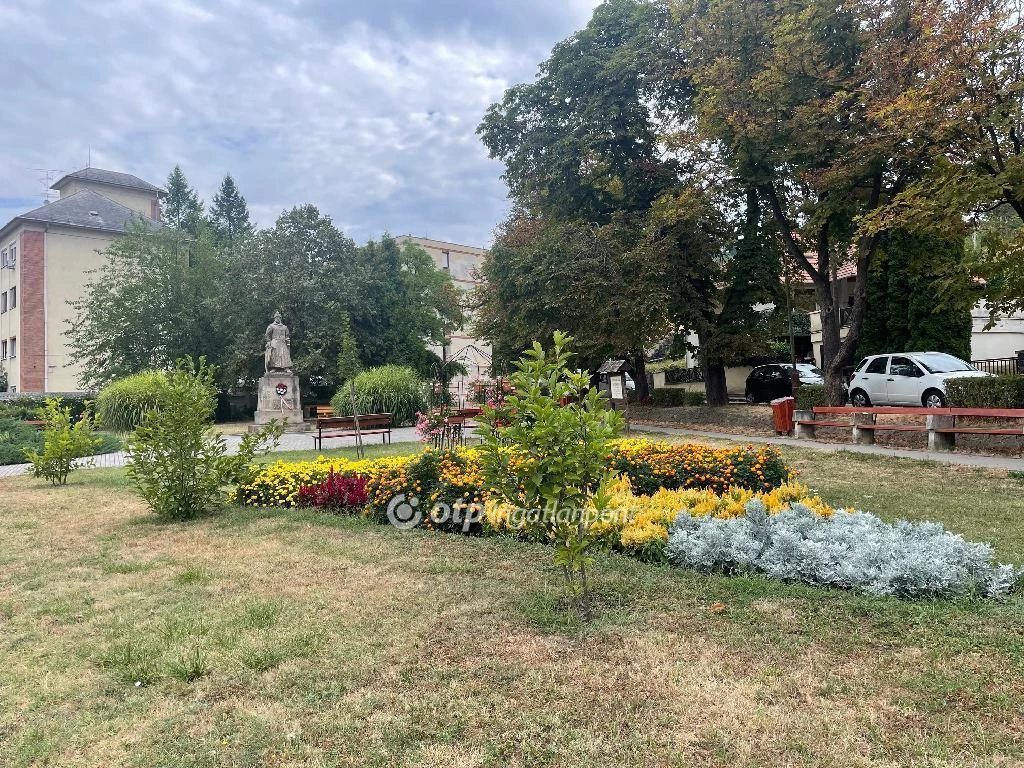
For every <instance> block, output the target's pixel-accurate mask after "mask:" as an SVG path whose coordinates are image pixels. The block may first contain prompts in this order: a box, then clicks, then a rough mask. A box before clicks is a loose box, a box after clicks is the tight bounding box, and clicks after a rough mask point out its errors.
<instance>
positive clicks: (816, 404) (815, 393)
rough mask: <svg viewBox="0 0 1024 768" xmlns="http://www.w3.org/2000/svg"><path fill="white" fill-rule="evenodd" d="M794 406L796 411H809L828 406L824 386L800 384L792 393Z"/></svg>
mask: <svg viewBox="0 0 1024 768" xmlns="http://www.w3.org/2000/svg"><path fill="white" fill-rule="evenodd" d="M793 398H794V399H795V400H796V403H794V406H795V407H796V409H797V410H798V411H809V410H811V409H812V408H820V407H823V406H826V405H828V393H827V392H826V390H825V385H824V384H801V385H800V386H799V387H797V388H796V391H795V392H794V393H793Z"/></svg>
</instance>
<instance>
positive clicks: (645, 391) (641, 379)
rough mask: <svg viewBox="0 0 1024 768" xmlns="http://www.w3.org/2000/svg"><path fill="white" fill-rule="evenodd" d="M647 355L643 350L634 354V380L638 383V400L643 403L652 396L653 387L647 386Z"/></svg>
mask: <svg viewBox="0 0 1024 768" xmlns="http://www.w3.org/2000/svg"><path fill="white" fill-rule="evenodd" d="M646 358H647V356H646V355H645V354H644V353H643V352H637V353H635V354H634V355H633V381H634V382H635V383H636V401H637V403H639V404H640V405H643V403H644V401H645V400H647V398H649V397H650V396H651V388H650V387H649V386H647V359H646Z"/></svg>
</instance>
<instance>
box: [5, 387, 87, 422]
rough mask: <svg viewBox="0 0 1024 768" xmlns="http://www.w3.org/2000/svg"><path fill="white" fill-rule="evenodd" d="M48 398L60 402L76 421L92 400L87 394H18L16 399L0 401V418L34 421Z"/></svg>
mask: <svg viewBox="0 0 1024 768" xmlns="http://www.w3.org/2000/svg"><path fill="white" fill-rule="evenodd" d="M50 398H56V399H57V400H58V401H60V405H61V407H62V408H63V407H67V408H70V409H71V418H72V419H76V420H77V419H78V418H80V417H81V415H82V414H83V413H85V410H86V409H87V408H88V407H89V401H90V400H91V399H92V398H91V396H89V395H87V394H70V393H69V394H47V393H40V394H19V395H18V396H16V397H12V398H5V399H3V400H0V418H5V419H18V420H19V421H35V420H36V419H38V418H39V409H40V408H42V407H43V406H44V405H45V404H46V401H47V400H48V399H50Z"/></svg>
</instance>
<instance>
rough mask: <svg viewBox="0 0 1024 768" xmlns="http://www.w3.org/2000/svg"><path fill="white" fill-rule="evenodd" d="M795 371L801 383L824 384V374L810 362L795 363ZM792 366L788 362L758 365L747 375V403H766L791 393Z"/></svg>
mask: <svg viewBox="0 0 1024 768" xmlns="http://www.w3.org/2000/svg"><path fill="white" fill-rule="evenodd" d="M796 372H797V375H798V376H799V377H800V383H801V384H824V383H825V374H823V373H822V372H821V371H820V370H819V369H817V368H815V367H814V366H813V365H811V364H810V363H797V364H796ZM792 374H793V366H792V365H791V364H790V363H774V364H772V365H759V366H758V367H757V368H755V369H754V370H752V371H751V372H750V375H749V376H747V384H746V388H745V389H746V393H745V394H746V398H747V402H748V403H767V402H768V401H769V400H774V399H775V398H777V397H789V396H790V395H792V394H793V379H792Z"/></svg>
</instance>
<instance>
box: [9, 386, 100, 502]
mask: <svg viewBox="0 0 1024 768" xmlns="http://www.w3.org/2000/svg"><path fill="white" fill-rule="evenodd" d="M41 416H42V417H43V421H44V422H45V423H46V427H45V428H44V429H43V452H42V453H39V452H38V451H35V450H32V449H29V450H26V451H25V456H26V457H27V458H28V460H29V461H30V462H32V474H34V475H35V476H36V477H41V478H43V479H44V480H49V481H50V482H51V483H52V484H53V485H64V484H66V483H67V481H68V475H69V474H70V473H71V472H72V471H74V470H75V468H76V464H75V462H76V461H77V460H78V459H80V458H82V457H84V456H91V455H92V454H93V453H94V452H95V450H96V448H97V447H98V446H99V444H100V440H98V439H97V438H95V437H94V436H93V433H92V415H91V414H90V413H88V412H86V413H84V414H82V417H81V418H80V419H78V421H76V422H74V423H72V420H71V408H70V407H69V406H66V405H64V406H62V405H61V404H60V400H58V399H57V398H51V399H49V400H47V401H46V405H45V406H44V407H43V412H42V414H41Z"/></svg>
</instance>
